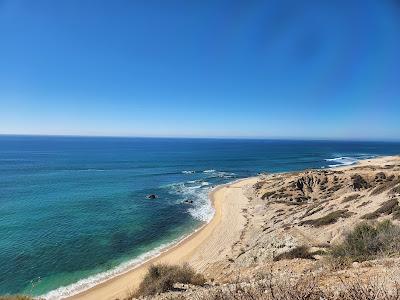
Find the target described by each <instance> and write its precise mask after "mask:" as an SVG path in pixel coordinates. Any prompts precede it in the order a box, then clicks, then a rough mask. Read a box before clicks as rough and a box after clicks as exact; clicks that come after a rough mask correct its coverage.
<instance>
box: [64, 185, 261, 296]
mask: <svg viewBox="0 0 400 300" xmlns="http://www.w3.org/2000/svg"><path fill="white" fill-rule="evenodd" d="M256 182H257V177H252V178H247V179H243V180H239V181H236V182H234V183H231V184H226V185H222V186H219V187H217V188H215V189H214V190H213V191H212V192H211V193H210V199H211V201H212V203H213V206H214V209H215V214H214V217H213V219H212V220H211V221H210V222H209V223H207V224H206V225H204V226H203V227H202V228H201V229H199V230H198V231H196V232H195V233H193V234H192V235H190V236H188V237H187V238H186V239H184V240H182V241H181V242H180V243H178V244H177V245H174V246H172V247H170V248H169V249H167V250H166V251H165V252H163V253H162V254H161V255H159V256H157V257H155V258H153V259H150V260H149V261H147V262H145V263H144V264H141V265H139V266H138V267H136V268H134V269H132V270H130V271H128V272H126V273H124V274H121V275H119V276H116V277H114V278H111V279H109V280H107V281H105V282H103V283H101V284H98V285H96V286H94V287H92V288H90V289H88V290H86V291H84V292H82V293H79V294H77V295H74V296H72V297H69V298H68V299H89V300H99V299H123V298H124V297H126V296H127V295H128V293H129V292H130V291H133V290H135V289H136V288H137V287H138V285H139V284H140V282H141V279H142V278H143V276H144V274H145V272H146V270H147V268H148V266H149V265H151V264H157V263H169V264H181V263H189V264H190V265H191V266H193V267H194V268H195V269H196V270H198V271H204V270H205V269H206V268H207V266H208V265H211V264H213V263H215V262H218V261H219V260H221V259H223V258H224V257H225V256H227V255H229V253H230V248H229V247H226V246H227V245H228V244H231V243H232V241H235V240H239V239H240V234H241V229H242V228H243V226H244V224H245V222H246V219H245V218H244V217H243V214H242V213H241V212H242V210H243V209H244V208H245V207H246V205H247V203H248V201H249V199H248V198H247V197H246V196H245V195H244V191H245V190H246V187H247V186H248V187H249V188H250V187H251V186H252V185H253V184H254V183H256Z"/></svg>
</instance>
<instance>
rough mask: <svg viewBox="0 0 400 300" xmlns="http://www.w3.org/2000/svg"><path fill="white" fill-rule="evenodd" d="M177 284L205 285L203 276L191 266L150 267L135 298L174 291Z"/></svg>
mask: <svg viewBox="0 0 400 300" xmlns="http://www.w3.org/2000/svg"><path fill="white" fill-rule="evenodd" d="M176 283H184V284H192V285H200V286H202V285H204V283H205V278H204V276H203V275H201V274H199V273H196V272H195V271H194V270H193V268H191V267H190V266H189V265H187V264H184V265H183V266H175V265H174V266H172V265H166V264H159V265H153V266H150V267H149V270H148V272H147V274H146V275H145V277H144V279H143V281H142V282H141V283H140V285H139V288H138V290H137V291H136V293H134V295H133V296H135V297H138V296H151V295H155V294H159V293H164V292H167V291H171V290H173V289H174V285H175V284H176Z"/></svg>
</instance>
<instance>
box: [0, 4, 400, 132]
mask: <svg viewBox="0 0 400 300" xmlns="http://www.w3.org/2000/svg"><path fill="white" fill-rule="evenodd" d="M0 104H1V105H0V133H7V134H73V135H75V134H78V135H124V136H125V135H127V136H196V137H198V136H216V137H220V136H223V137H272V138H282V137H283V138H292V137H296V138H343V139H353V138H356V139H400V2H399V1H397V0H371V1H369V0H359V1H352V0H346V1H345V0H343V1H341V0H335V1H323V0H322V1H321V0H315V1H298V0H293V1H285V0H276V1H272V0H271V1H218V0H217V1H215V0H212V1H187V0H185V1H183V0H182V1H174V0H168V1H164V0H160V1H151V0H150V1H123V0H115V1H114V0H109V1H99V0H93V1H87V0H58V1H53V0H48V1H40V0H38V1H30V0H26V1H20V0H0Z"/></svg>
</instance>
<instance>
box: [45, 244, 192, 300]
mask: <svg viewBox="0 0 400 300" xmlns="http://www.w3.org/2000/svg"><path fill="white" fill-rule="evenodd" d="M184 238H185V237H183V238H181V239H176V240H173V241H171V242H169V243H165V244H162V245H160V246H159V247H157V248H154V249H153V250H151V251H149V252H146V253H144V254H142V255H140V256H138V257H137V258H134V259H132V260H130V261H127V262H125V263H122V264H120V265H119V266H117V267H115V268H113V269H111V270H108V271H104V272H101V273H98V274H96V275H93V276H90V277H88V278H85V279H81V280H79V281H78V282H75V283H72V284H70V285H67V286H62V287H59V288H57V289H55V290H52V291H50V292H48V293H46V294H44V295H41V296H39V298H40V299H46V300H56V299H62V298H66V297H70V296H72V295H76V294H78V293H80V292H83V291H85V290H87V289H89V288H91V287H93V286H95V285H97V284H99V283H102V282H104V281H106V280H108V279H110V278H112V277H115V276H116V275H120V274H124V273H126V272H128V271H130V270H131V269H132V268H134V267H136V266H138V265H140V264H142V263H144V262H146V261H147V260H149V259H152V258H154V257H157V256H159V255H160V254H162V252H163V251H164V250H166V249H167V248H168V247H170V246H172V245H173V244H175V243H177V242H179V241H180V240H183V239H184Z"/></svg>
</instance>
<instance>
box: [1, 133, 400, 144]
mask: <svg viewBox="0 0 400 300" xmlns="http://www.w3.org/2000/svg"><path fill="white" fill-rule="evenodd" d="M4 136H10V137H12V136H14V137H49V138H51V137H65V138H110V139H111V138H117V139H118V138H120V139H214V140H218V139H220V140H276V141H333V142H334V141H336V142H387V143H400V138H392V139H374V138H373V139H364V138H337V137H333V138H328V137H288V136H282V137H267V136H173V135H171V136H156V135H154V136H140V135H89V134H88V135H86V134H29V133H28V134H25V133H0V137H4Z"/></svg>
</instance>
